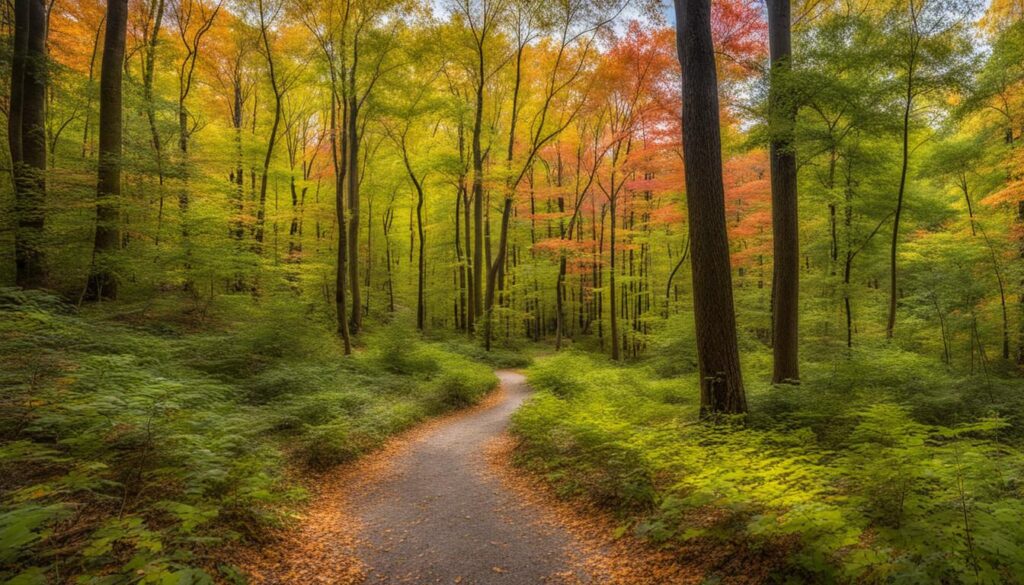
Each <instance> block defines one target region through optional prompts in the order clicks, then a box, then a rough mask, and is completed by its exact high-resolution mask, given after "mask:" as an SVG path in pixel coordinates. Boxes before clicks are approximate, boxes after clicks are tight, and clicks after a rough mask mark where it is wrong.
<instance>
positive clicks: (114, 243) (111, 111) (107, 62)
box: [86, 0, 128, 300]
mask: <svg viewBox="0 0 1024 585" xmlns="http://www.w3.org/2000/svg"><path fill="white" fill-rule="evenodd" d="M127 23H128V0H108V2H107V30H106V34H105V36H104V40H103V64H102V65H101V67H100V119H99V143H100V144H99V147H100V156H99V167H98V172H97V176H98V182H97V188H96V235H95V240H94V243H93V259H92V269H91V270H90V274H89V282H88V285H87V286H86V298H89V299H92V300H99V299H103V298H107V299H115V298H117V278H116V276H115V274H114V271H113V269H112V267H111V266H110V259H109V258H110V255H111V253H112V252H114V251H116V250H117V249H118V248H119V247H120V245H121V234H120V229H119V227H120V226H119V223H120V207H119V201H118V200H119V199H120V197H121V139H122V122H121V115H122V111H121V76H122V73H123V71H124V67H123V64H124V47H125V36H126V28H127Z"/></svg>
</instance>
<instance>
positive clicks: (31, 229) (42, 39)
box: [12, 0, 46, 287]
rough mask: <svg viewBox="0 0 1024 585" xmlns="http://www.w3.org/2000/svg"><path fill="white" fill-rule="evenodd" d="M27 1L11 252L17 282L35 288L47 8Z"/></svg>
mask: <svg viewBox="0 0 1024 585" xmlns="http://www.w3.org/2000/svg"><path fill="white" fill-rule="evenodd" d="M27 1H28V5H29V6H28V39H27V43H26V44H27V47H26V53H25V60H24V72H23V74H22V78H21V79H22V84H21V85H22V88H21V92H22V94H21V102H22V103H21V121H20V124H21V128H20V139H21V152H20V157H21V160H20V164H17V165H16V166H19V167H20V168H19V169H17V170H16V171H15V174H14V176H15V181H16V183H17V188H16V190H15V194H16V197H17V211H18V226H17V231H16V232H15V251H16V269H17V283H18V285H19V286H23V287H36V286H40V285H41V284H42V283H43V279H44V277H45V267H44V264H43V262H44V258H43V241H42V240H43V223H44V218H45V211H44V207H43V206H44V203H45V201H46V115H45V106H46V7H45V6H44V5H43V0H27ZM16 17H17V15H16ZM12 101H13V100H12ZM13 152H14V151H13V150H12V158H13Z"/></svg>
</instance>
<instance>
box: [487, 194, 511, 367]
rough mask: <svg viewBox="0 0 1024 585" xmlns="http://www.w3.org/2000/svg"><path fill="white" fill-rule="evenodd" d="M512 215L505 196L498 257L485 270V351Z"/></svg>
mask: <svg viewBox="0 0 1024 585" xmlns="http://www.w3.org/2000/svg"><path fill="white" fill-rule="evenodd" d="M511 215H512V197H511V195H510V196H508V197H505V205H504V208H503V211H502V214H501V232H500V234H499V236H498V257H497V258H495V259H494V262H493V263H492V264H491V266H490V269H489V270H488V271H487V298H486V303H485V306H484V346H485V347H486V348H487V351H490V350H491V329H492V325H491V323H492V321H494V315H493V313H494V294H495V289H496V288H497V283H498V273H499V272H500V271H501V267H502V266H503V265H504V264H505V254H506V250H508V221H509V217H511Z"/></svg>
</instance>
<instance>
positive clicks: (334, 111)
mask: <svg viewBox="0 0 1024 585" xmlns="http://www.w3.org/2000/svg"><path fill="white" fill-rule="evenodd" d="M338 101H339V100H338V99H337V79H336V74H335V72H334V67H333V66H331V163H332V165H333V166H334V204H335V213H336V219H337V223H338V265H337V269H336V270H335V272H334V275H335V279H334V307H335V310H336V311H337V324H338V333H340V334H341V339H342V341H343V342H344V345H345V355H349V354H350V353H352V340H351V336H350V335H349V331H348V309H347V308H346V305H347V298H346V297H347V296H348V291H347V289H346V282H345V273H346V270H347V267H346V266H345V262H347V261H348V250H346V245H347V243H348V239H347V238H346V234H345V163H344V161H345V158H344V157H345V152H344V148H342V149H341V152H338V150H339V149H338V143H339V142H341V143H342V144H344V139H342V140H339V139H338Z"/></svg>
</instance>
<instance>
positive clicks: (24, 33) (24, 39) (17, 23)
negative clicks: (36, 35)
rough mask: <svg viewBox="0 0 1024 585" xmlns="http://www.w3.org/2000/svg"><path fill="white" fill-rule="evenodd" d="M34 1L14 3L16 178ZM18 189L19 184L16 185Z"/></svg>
mask: <svg viewBox="0 0 1024 585" xmlns="http://www.w3.org/2000/svg"><path fill="white" fill-rule="evenodd" d="M31 2H32V0H15V1H14V39H13V40H14V43H13V46H12V47H11V51H12V54H11V95H10V98H9V106H10V109H9V110H8V114H7V141H8V146H9V148H10V150H11V162H12V163H13V164H14V172H15V177H17V173H18V172H19V167H20V165H21V126H22V124H21V109H22V104H23V103H24V95H25V91H24V89H25V86H24V83H25V60H26V59H27V58H28V36H29V13H30V10H31V9H30V7H29V4H31ZM15 188H17V183H15Z"/></svg>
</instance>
